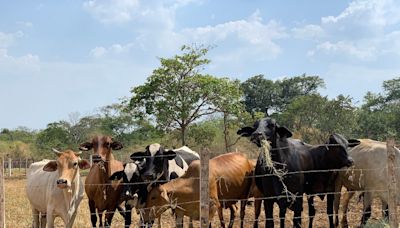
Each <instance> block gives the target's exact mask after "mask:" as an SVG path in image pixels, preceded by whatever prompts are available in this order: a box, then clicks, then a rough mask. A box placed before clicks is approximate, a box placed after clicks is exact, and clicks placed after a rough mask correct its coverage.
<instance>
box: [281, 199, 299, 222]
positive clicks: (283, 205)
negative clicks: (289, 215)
mask: <svg viewBox="0 0 400 228" xmlns="http://www.w3.org/2000/svg"><path fill="white" fill-rule="evenodd" d="M285 201H286V199H280V200H279V201H278V204H279V223H280V227H281V228H285V217H286V202H285ZM293 226H295V223H294V219H293Z"/></svg>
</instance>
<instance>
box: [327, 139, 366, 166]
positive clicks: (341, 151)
mask: <svg viewBox="0 0 400 228" xmlns="http://www.w3.org/2000/svg"><path fill="white" fill-rule="evenodd" d="M326 144H327V149H328V151H327V153H326V157H325V159H326V163H327V164H326V165H328V166H330V167H329V168H333V169H337V168H342V167H349V166H352V165H353V163H354V162H353V159H352V158H351V157H350V156H349V154H348V147H354V146H357V145H358V144H360V141H359V140H357V139H350V140H347V139H346V138H345V137H343V136H342V135H340V134H331V135H330V136H329V139H328V142H326Z"/></svg>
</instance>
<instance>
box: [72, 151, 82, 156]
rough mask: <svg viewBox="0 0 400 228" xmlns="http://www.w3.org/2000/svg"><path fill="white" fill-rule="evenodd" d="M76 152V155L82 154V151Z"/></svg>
mask: <svg viewBox="0 0 400 228" xmlns="http://www.w3.org/2000/svg"><path fill="white" fill-rule="evenodd" d="M74 154H75V155H76V156H80V155H81V154H82V151H79V152H74Z"/></svg>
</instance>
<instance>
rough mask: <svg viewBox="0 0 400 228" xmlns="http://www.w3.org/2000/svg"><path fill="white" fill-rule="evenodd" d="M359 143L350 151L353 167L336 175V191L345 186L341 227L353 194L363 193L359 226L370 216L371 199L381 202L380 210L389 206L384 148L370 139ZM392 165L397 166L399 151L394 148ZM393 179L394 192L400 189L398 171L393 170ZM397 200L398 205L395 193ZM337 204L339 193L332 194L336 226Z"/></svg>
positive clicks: (383, 145)
mask: <svg viewBox="0 0 400 228" xmlns="http://www.w3.org/2000/svg"><path fill="white" fill-rule="evenodd" d="M360 141H361V144H360V145H358V146H356V147H354V148H353V149H352V150H350V151H349V154H350V156H351V157H352V158H353V160H354V166H352V167H350V168H348V169H344V170H343V171H342V172H339V174H338V178H337V179H336V183H335V192H340V191H341V189H342V186H344V187H346V189H347V191H348V192H347V193H346V194H345V195H344V201H343V207H342V208H343V218H342V220H341V223H340V224H341V225H342V226H346V225H347V208H348V203H349V200H350V198H351V197H352V196H353V194H354V191H362V192H363V195H364V197H363V205H364V209H363V216H362V218H361V224H362V225H364V224H365V223H366V222H367V221H368V219H369V217H370V216H371V204H372V199H373V198H379V199H380V200H381V201H382V208H383V209H386V208H387V205H388V200H389V198H388V191H387V186H388V172H387V159H386V157H387V148H386V143H385V142H379V141H375V140H371V139H360ZM395 164H396V165H397V166H398V165H400V151H399V149H398V148H396V147H395ZM395 177H396V180H397V185H396V189H400V182H399V180H400V170H399V169H396V171H395ZM396 195H397V198H396V199H390V200H397V202H400V194H396ZM339 203H340V194H336V195H335V203H334V208H335V215H336V222H337V223H336V225H339V224H338V211H339Z"/></svg>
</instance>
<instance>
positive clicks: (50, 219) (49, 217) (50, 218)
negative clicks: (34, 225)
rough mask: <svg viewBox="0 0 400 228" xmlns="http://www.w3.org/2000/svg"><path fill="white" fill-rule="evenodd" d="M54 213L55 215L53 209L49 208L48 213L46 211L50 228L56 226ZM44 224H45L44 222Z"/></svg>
mask: <svg viewBox="0 0 400 228" xmlns="http://www.w3.org/2000/svg"><path fill="white" fill-rule="evenodd" d="M54 219H55V217H54V215H53V209H52V208H48V209H47V213H46V222H47V227H48V228H53V227H54ZM42 226H43V224H42Z"/></svg>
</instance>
